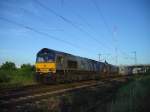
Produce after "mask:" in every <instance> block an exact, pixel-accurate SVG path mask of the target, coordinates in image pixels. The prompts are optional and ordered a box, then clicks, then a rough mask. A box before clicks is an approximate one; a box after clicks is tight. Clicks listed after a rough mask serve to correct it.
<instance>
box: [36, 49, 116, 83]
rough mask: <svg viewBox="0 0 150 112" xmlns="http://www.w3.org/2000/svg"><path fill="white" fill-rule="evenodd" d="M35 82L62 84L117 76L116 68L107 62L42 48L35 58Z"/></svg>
mask: <svg viewBox="0 0 150 112" xmlns="http://www.w3.org/2000/svg"><path fill="white" fill-rule="evenodd" d="M35 67H36V80H37V81H38V82H42V83H43V82H44V83H55V82H57V83H63V82H72V81H81V80H90V79H100V78H102V77H111V76H115V75H117V74H118V67H117V66H114V65H111V64H108V63H107V62H98V61H95V60H92V59H88V58H83V57H79V56H75V55H72V54H68V53H64V52H60V51H56V50H52V49H48V48H43V49H41V50H40V51H39V52H38V53H37V57H36V64H35Z"/></svg>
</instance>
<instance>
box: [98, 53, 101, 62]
mask: <svg viewBox="0 0 150 112" xmlns="http://www.w3.org/2000/svg"><path fill="white" fill-rule="evenodd" d="M98 61H99V62H100V61H101V54H98Z"/></svg>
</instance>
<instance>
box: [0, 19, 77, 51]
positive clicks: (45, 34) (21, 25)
mask: <svg viewBox="0 0 150 112" xmlns="http://www.w3.org/2000/svg"><path fill="white" fill-rule="evenodd" d="M0 19H1V20H3V21H6V22H9V23H12V24H15V25H17V26H20V27H23V28H25V29H28V30H30V31H33V32H35V33H38V34H40V35H44V36H46V37H49V38H51V39H53V40H57V41H60V42H63V43H65V44H68V45H70V46H72V47H74V48H79V46H77V45H76V44H73V43H70V42H68V41H66V40H62V39H60V38H58V37H56V36H52V35H49V34H48V33H45V32H41V31H38V30H37V29H34V28H32V27H30V26H27V25H24V24H21V23H18V22H15V21H12V20H9V19H6V18H3V17H0Z"/></svg>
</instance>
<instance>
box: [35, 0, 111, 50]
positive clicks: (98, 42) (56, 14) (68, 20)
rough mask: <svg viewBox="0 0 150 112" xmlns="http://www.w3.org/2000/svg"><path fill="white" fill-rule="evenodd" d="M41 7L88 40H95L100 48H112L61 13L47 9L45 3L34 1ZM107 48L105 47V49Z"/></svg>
mask: <svg viewBox="0 0 150 112" xmlns="http://www.w3.org/2000/svg"><path fill="white" fill-rule="evenodd" d="M34 1H35V2H36V3H37V4H38V5H39V6H41V7H42V8H44V9H45V10H47V11H48V12H50V13H52V14H54V15H55V16H57V17H59V18H60V19H61V20H63V21H64V22H66V23H68V24H70V25H71V26H73V27H74V28H75V29H77V30H78V31H80V32H82V33H83V34H85V35H86V36H87V37H88V38H90V39H92V40H94V41H95V42H96V43H97V44H98V46H99V47H101V48H104V49H106V48H107V49H110V47H108V46H106V44H104V43H102V42H101V41H99V40H98V39H96V38H95V37H94V36H93V35H91V34H90V33H89V32H87V31H86V30H84V29H82V28H81V27H79V26H78V25H76V24H75V23H74V22H73V21H71V20H70V19H68V18H66V17H64V16H62V15H60V14H59V13H57V12H56V11H55V10H53V9H51V8H50V7H46V6H45V5H44V4H43V3H41V2H40V1H39V0H34ZM104 46H105V47H104Z"/></svg>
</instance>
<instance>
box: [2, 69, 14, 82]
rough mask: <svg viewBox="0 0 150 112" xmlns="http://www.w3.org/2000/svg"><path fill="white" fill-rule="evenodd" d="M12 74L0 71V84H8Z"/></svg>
mask: <svg viewBox="0 0 150 112" xmlns="http://www.w3.org/2000/svg"><path fill="white" fill-rule="evenodd" d="M11 76H12V74H11V73H10V72H9V71H6V70H0V83H3V82H9V81H10V80H11Z"/></svg>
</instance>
